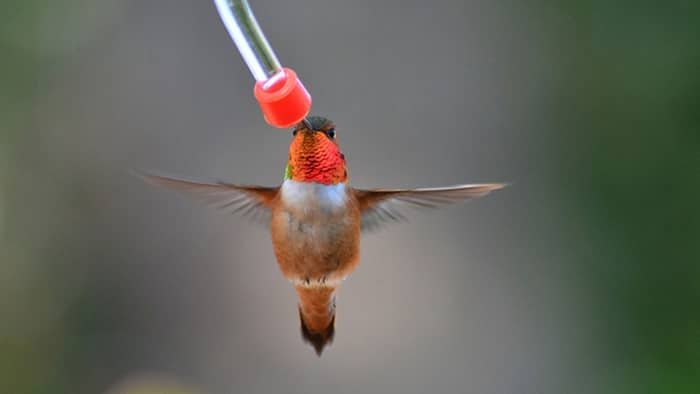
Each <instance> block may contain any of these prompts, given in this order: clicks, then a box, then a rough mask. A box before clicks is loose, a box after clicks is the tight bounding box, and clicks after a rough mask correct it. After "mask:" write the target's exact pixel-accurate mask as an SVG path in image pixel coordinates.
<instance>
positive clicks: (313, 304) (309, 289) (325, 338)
mask: <svg viewBox="0 0 700 394" xmlns="http://www.w3.org/2000/svg"><path fill="white" fill-rule="evenodd" d="M295 288H296V291H297V294H298V296H299V319H300V320H301V336H302V338H304V340H305V341H306V342H308V343H310V344H311V346H313V347H314V350H316V354H318V355H319V356H321V353H322V352H323V349H324V348H325V347H326V346H327V345H330V344H331V343H332V342H333V335H334V334H335V290H336V287H335V286H303V285H297V286H296V287H295Z"/></svg>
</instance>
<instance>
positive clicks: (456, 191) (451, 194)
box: [355, 183, 505, 231]
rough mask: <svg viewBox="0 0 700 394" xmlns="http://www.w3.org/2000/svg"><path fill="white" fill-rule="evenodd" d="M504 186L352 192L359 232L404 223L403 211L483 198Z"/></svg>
mask: <svg viewBox="0 0 700 394" xmlns="http://www.w3.org/2000/svg"><path fill="white" fill-rule="evenodd" d="M504 187H505V184H502V183H485V184H476V185H454V186H447V187H431V188H422V189H371V190H362V189H355V196H356V197H357V201H358V203H359V206H360V211H361V212H362V223H361V227H362V231H368V230H374V229H376V228H379V227H381V226H382V225H383V224H386V223H390V222H398V221H401V220H404V219H405V216H404V212H405V208H438V207H440V206H443V205H448V204H454V203H456V202H459V201H463V200H469V199H472V198H477V197H483V196H485V195H487V194H489V193H490V192H492V191H494V190H498V189H502V188H504Z"/></svg>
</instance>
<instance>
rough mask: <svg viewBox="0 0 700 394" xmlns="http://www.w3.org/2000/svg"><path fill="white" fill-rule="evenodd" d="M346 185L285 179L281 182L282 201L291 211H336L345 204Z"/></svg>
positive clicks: (341, 208) (346, 196)
mask: <svg viewBox="0 0 700 394" xmlns="http://www.w3.org/2000/svg"><path fill="white" fill-rule="evenodd" d="M347 198H348V195H347V187H346V185H345V184H344V183H338V184H335V185H321V184H318V183H308V182H297V181H293V180H285V181H284V182H283V183H282V203H283V204H284V206H285V207H286V208H288V209H290V210H293V211H305V212H309V213H311V212H313V211H324V212H337V211H341V210H343V209H344V208H345V207H346V205H347Z"/></svg>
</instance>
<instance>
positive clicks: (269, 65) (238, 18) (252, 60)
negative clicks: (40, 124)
mask: <svg viewBox="0 0 700 394" xmlns="http://www.w3.org/2000/svg"><path fill="white" fill-rule="evenodd" d="M214 4H216V9H217V10H218V11H219V15H220V16H221V20H222V21H223V22H224V26H226V30H228V33H229V35H230V36H231V38H232V39H233V42H234V43H235V44H236V47H238V51H239V52H240V53H241V56H243V60H244V61H245V63H246V64H247V65H248V69H250V72H251V74H253V78H255V80H256V81H267V80H268V79H270V78H271V77H272V76H275V75H279V73H280V72H281V71H282V66H281V65H280V62H279V60H277V56H276V55H275V52H274V51H273V50H272V48H271V47H270V44H269V43H268V42H267V39H266V38H265V35H264V34H263V32H262V30H261V29H260V26H259V25H258V22H257V21H256V20H255V15H253V10H251V9H250V6H249V5H248V1H247V0H214Z"/></svg>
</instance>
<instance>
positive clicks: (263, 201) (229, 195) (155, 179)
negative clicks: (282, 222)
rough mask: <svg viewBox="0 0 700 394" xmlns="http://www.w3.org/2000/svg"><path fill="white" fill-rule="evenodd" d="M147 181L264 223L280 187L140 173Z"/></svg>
mask: <svg viewBox="0 0 700 394" xmlns="http://www.w3.org/2000/svg"><path fill="white" fill-rule="evenodd" d="M140 175H141V176H142V177H143V178H144V179H145V180H146V181H147V182H148V183H151V184H154V185H158V186H162V187H165V188H168V189H172V190H176V191H179V192H183V193H185V194H189V195H190V196H193V197H195V198H197V199H198V200H201V201H203V202H205V203H206V204H207V205H210V206H213V207H215V208H219V209H221V210H224V211H225V212H228V213H235V214H240V215H242V216H246V217H248V218H251V219H253V220H255V221H259V222H266V221H267V220H268V219H269V217H270V212H271V205H272V201H273V200H274V199H275V197H276V196H277V193H278V191H279V187H265V186H243V185H234V184H231V183H226V182H200V181H195V180H188V179H182V178H174V177H169V176H164V175H155V174H140Z"/></svg>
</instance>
